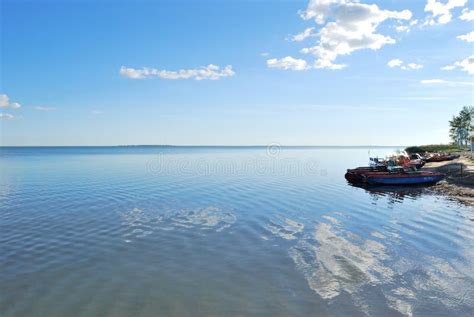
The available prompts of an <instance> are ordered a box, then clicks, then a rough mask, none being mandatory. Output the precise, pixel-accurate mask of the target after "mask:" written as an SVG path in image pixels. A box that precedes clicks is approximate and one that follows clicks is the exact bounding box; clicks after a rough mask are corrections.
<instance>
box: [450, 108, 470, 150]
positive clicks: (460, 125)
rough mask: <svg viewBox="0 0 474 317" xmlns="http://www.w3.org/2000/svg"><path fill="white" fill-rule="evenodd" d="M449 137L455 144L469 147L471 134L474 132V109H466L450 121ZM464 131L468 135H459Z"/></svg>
mask: <svg viewBox="0 0 474 317" xmlns="http://www.w3.org/2000/svg"><path fill="white" fill-rule="evenodd" d="M449 126H450V129H449V136H450V137H451V139H452V140H453V142H454V143H457V144H460V145H466V146H467V145H468V141H469V134H470V133H471V132H474V107H464V108H462V110H461V112H459V114H458V115H457V116H453V119H452V120H450V121H449ZM461 129H464V130H465V131H466V133H459V131H460V130H461Z"/></svg>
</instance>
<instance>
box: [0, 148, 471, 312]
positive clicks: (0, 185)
mask: <svg viewBox="0 0 474 317" xmlns="http://www.w3.org/2000/svg"><path fill="white" fill-rule="evenodd" d="M393 150H394V148H390V147H387V148H384V147H379V148H363V147H347V148H344V147H341V148H336V147H295V148H289V147H279V146H278V145H273V146H270V147H56V148H54V147H52V148H48V147H45V148H34V147H31V148H29V147H24V148H7V147H4V148H0V169H1V170H0V172H1V179H0V316H2V317H4V316H48V317H52V316H158V315H160V316H267V315H268V316H348V315H350V316H367V315H373V316H412V315H413V316H470V314H471V313H472V311H473V310H474V210H473V209H472V208H470V207H466V206H463V205H461V204H459V203H458V202H456V201H454V200H450V199H449V198H447V197H443V196H439V195H436V194H434V193H433V192H431V191H430V189H429V188H373V189H370V190H367V189H364V188H358V187H354V186H351V185H349V184H348V183H347V182H346V180H345V179H344V173H345V171H346V169H347V168H352V167H356V166H361V165H366V164H367V163H368V158H369V156H384V155H386V154H388V153H390V152H392V151H393Z"/></svg>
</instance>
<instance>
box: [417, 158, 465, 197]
mask: <svg viewBox="0 0 474 317" xmlns="http://www.w3.org/2000/svg"><path fill="white" fill-rule="evenodd" d="M468 155H469V154H466V155H463V156H461V157H460V158H459V159H456V160H453V161H447V162H436V163H427V164H426V165H425V166H424V167H423V170H431V171H438V172H441V173H445V174H446V175H447V176H446V179H445V180H443V181H441V182H439V183H438V184H437V185H436V186H433V187H431V189H432V190H433V191H434V192H436V193H440V194H443V195H446V196H449V197H451V198H454V199H456V200H458V201H460V202H461V203H463V204H466V205H469V206H474V161H472V160H471V159H470V158H469V156H468Z"/></svg>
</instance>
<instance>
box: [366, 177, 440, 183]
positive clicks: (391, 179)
mask: <svg viewBox="0 0 474 317" xmlns="http://www.w3.org/2000/svg"><path fill="white" fill-rule="evenodd" d="M443 178H444V175H432V176H431V175H430V176H426V175H424V176H408V177H377V176H371V177H367V179H366V182H367V183H368V184H371V185H422V184H434V183H437V182H439V181H441V180H442V179H443Z"/></svg>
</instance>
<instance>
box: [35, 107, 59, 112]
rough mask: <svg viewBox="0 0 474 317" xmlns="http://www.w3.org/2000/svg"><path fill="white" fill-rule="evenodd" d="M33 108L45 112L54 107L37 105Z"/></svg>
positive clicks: (52, 109)
mask: <svg viewBox="0 0 474 317" xmlns="http://www.w3.org/2000/svg"><path fill="white" fill-rule="evenodd" d="M35 109H36V110H38V111H45V112H48V111H54V110H56V108H53V107H43V106H37V107H35Z"/></svg>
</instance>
